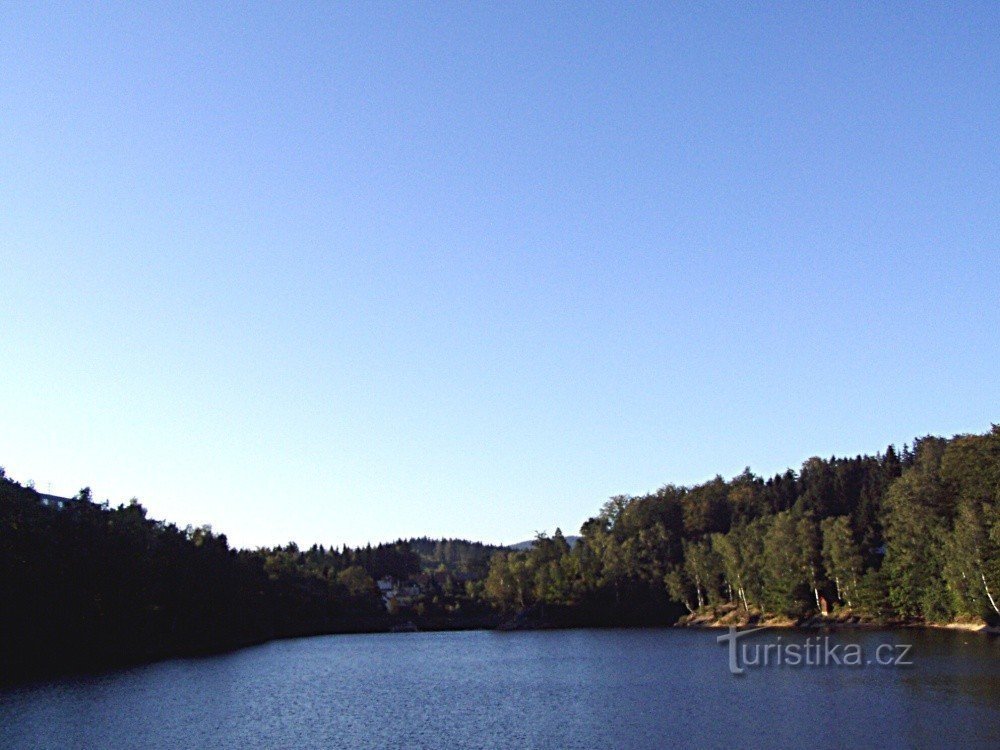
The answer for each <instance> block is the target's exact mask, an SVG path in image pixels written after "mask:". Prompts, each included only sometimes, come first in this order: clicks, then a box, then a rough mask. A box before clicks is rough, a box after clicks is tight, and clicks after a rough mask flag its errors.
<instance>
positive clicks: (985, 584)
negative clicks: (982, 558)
mask: <svg viewBox="0 0 1000 750" xmlns="http://www.w3.org/2000/svg"><path fill="white" fill-rule="evenodd" d="M979 577H980V578H982V579H983V588H984V589H986V596H988V597H989V599H990V606H991V607H993V611H994V612H996V613H997V614H998V615H1000V609H997V603H996V601H995V600H994V599H993V594H991V593H990V586H989V584H988V583H986V574H985V573H984V572H983V571H981V570H980V571H979Z"/></svg>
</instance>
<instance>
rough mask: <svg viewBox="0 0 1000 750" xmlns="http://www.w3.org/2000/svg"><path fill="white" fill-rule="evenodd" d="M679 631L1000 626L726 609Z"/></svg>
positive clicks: (682, 624)
mask: <svg viewBox="0 0 1000 750" xmlns="http://www.w3.org/2000/svg"><path fill="white" fill-rule="evenodd" d="M674 627H676V628H696V629H698V628H703V629H719V628H730V627H737V628H750V627H760V628H778V629H788V630H897V629H900V630H902V629H914V628H916V629H928V630H952V631H956V630H957V631H961V632H966V633H984V634H986V635H1000V626H998V625H989V624H987V623H986V622H984V621H982V620H979V621H972V622H968V621H953V622H925V621H920V620H877V619H873V618H870V617H865V616H862V615H858V614H855V613H853V612H849V611H848V612H841V613H835V614H830V615H811V616H808V617H801V618H798V619H796V618H793V617H787V616H782V615H768V614H766V613H763V612H760V611H751V612H741V611H740V610H739V609H736V608H730V607H728V606H727V607H725V608H722V609H717V610H711V611H707V612H704V611H698V612H692V613H691V614H688V615H685V616H684V617H682V618H680V619H679V620H678V621H677V622H676V623H674Z"/></svg>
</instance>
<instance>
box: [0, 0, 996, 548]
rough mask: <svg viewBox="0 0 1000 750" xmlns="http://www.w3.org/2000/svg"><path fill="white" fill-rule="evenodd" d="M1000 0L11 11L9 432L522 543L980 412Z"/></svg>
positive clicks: (352, 515)
mask: <svg viewBox="0 0 1000 750" xmlns="http://www.w3.org/2000/svg"><path fill="white" fill-rule="evenodd" d="M143 5H147V4H143ZM290 5H295V7H286V6H290ZM998 8H1000V6H997V5H996V4H993V3H981V4H973V3H963V4H941V5H930V4H919V5H916V4H886V5H883V6H881V7H879V8H867V7H865V6H864V5H862V4H852V5H848V4H846V3H844V4H840V3H836V4H834V3H830V4H815V5H813V4H810V6H809V7H808V8H804V7H802V4H799V3H790V4H787V5H784V6H781V5H775V4H761V5H746V4H736V3H719V4H703V3H697V4H690V5H683V4H649V5H629V6H627V7H615V6H614V5H613V4H586V5H583V4H580V5H577V4H554V5H542V4H540V3H534V2H532V3H526V4H523V5H519V4H509V3H503V4H495V5H494V4H479V3H477V4H466V3H458V4H451V3H424V4H410V3H407V4H367V3H364V4H360V3H346V4H336V5H335V4H325V3H318V4H314V5H306V4H259V5H258V4H255V5H250V6H246V7H237V6H236V5H235V4H220V5H218V6H212V7H208V5H207V4H205V3H194V4H190V5H181V4H176V5H175V4H170V5H167V4H164V5H163V7H160V8H158V9H151V8H148V7H143V8H139V7H130V6H117V5H112V4H101V5H98V6H90V5H80V6H73V5H70V4H61V5H60V6H59V8H58V9H56V8H53V7H49V8H44V9H43V8H41V7H38V4H13V3H5V4H4V5H3V7H2V8H0V343H2V345H3V349H4V353H5V366H4V368H3V374H2V376H0V464H2V465H4V466H5V467H6V468H7V471H8V473H10V474H11V475H13V476H14V477H16V478H18V479H20V480H22V481H26V480H28V479H34V480H35V482H36V483H37V485H38V487H39V489H42V490H45V489H48V488H50V487H51V490H52V491H53V492H56V493H60V494H69V493H72V492H75V491H76V489H78V488H79V487H81V486H82V485H85V484H89V485H91V486H92V487H93V488H94V491H95V494H96V495H98V496H99V497H101V498H104V497H107V498H109V499H110V500H111V501H112V502H113V503H117V502H120V501H123V500H126V499H127V498H129V497H131V496H133V495H135V496H138V497H139V498H140V499H141V500H142V501H143V502H144V504H146V505H147V506H148V507H149V508H150V510H151V514H152V515H154V516H156V517H166V518H168V519H170V520H174V521H176V522H178V523H180V524H182V525H183V524H186V523H195V524H199V523H211V524H213V525H214V526H215V528H216V529H218V530H221V531H225V532H226V533H228V535H229V537H230V539H231V540H232V541H233V542H235V543H237V544H240V545H258V544H273V543H283V542H285V541H288V540H295V541H297V542H299V543H300V544H310V543H312V542H314V541H315V542H324V543H327V544H341V543H344V542H347V543H352V544H354V543H363V542H366V541H369V540H370V541H380V540H389V539H393V538H396V537H399V536H412V535H423V534H427V535H431V536H462V537H470V538H478V539H483V540H487V541H505V542H513V541H517V540H520V539H524V538H527V537H530V536H531V535H532V533H533V532H534V531H536V530H543V529H545V530H549V531H551V530H552V529H554V528H555V527H556V526H557V525H558V526H562V527H563V529H564V530H565V531H567V533H568V532H570V531H571V530H572V531H575V530H576V529H577V528H578V527H579V524H580V523H581V522H582V521H583V520H585V519H586V518H587V517H588V516H589V515H591V514H593V513H594V512H595V511H596V509H597V508H598V506H599V505H600V503H601V502H602V501H603V500H604V499H606V497H608V496H609V495H612V494H617V493H626V492H628V493H641V492H645V491H648V490H652V489H655V488H656V487H658V486H660V485H662V484H664V483H667V482H676V483H685V484H687V483H693V482H698V481H703V480H705V479H708V478H710V477H712V476H713V475H715V474H716V473H721V474H723V475H724V476H731V475H734V474H736V473H738V472H740V471H741V470H742V469H743V467H744V466H746V465H750V466H751V467H752V468H754V469H755V470H756V471H758V472H760V473H765V474H770V473H773V472H775V471H778V470H782V469H784V468H785V467H787V466H792V467H797V466H799V465H800V464H801V462H802V461H803V460H804V459H806V458H807V457H809V456H811V455H823V456H828V455H831V454H856V453H859V452H875V451H877V450H880V449H883V448H884V447H885V445H886V444H888V443H889V442H895V443H897V444H899V443H902V442H903V441H906V440H910V439H912V438H913V437H914V436H916V435H922V434H927V433H935V434H953V433H956V432H974V431H983V430H986V429H988V428H989V425H990V423H991V422H995V421H1000V412H998V411H997V407H998V404H1000V378H998V375H1000V372H998V369H1000V344H998V340H1000V339H998V336H997V331H998V329H1000V305H998V304H997V299H998V297H1000V189H998V185H1000V157H998V145H1000V139H998V133H1000V104H998V102H1000V97H998V96H997V92H998V91H1000V31H998V30H1000V9H998Z"/></svg>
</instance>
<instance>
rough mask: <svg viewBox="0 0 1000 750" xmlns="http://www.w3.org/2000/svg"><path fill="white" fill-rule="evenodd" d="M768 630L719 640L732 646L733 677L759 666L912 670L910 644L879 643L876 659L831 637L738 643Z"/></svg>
mask: <svg viewBox="0 0 1000 750" xmlns="http://www.w3.org/2000/svg"><path fill="white" fill-rule="evenodd" d="M767 629H768V628H752V629H750V630H739V629H737V628H734V627H730V628H729V632H728V633H726V634H725V635H720V636H719V637H718V638H716V641H717V642H718V643H726V644H728V646H729V671H730V673H732V674H734V675H739V674H744V673H745V672H746V670H747V668H758V667H855V668H856V667H864V666H868V665H874V666H878V667H910V666H913V662H912V661H911V660H910V658H909V657H910V651H911V649H912V648H913V645H912V644H909V643H880V644H879V645H878V646H877V647H876V649H875V655H874V656H868V657H866V656H865V652H864V648H863V647H862V645H861V644H860V643H835V642H833V641H831V640H830V636H828V635H825V636H822V637H821V636H810V637H809V638H806V640H805V641H804V642H803V641H788V642H786V641H784V640H783V636H780V635H779V636H778V637H777V638H775V639H774V640H773V641H771V642H769V643H759V642H758V643H737V641H739V640H740V639H743V638H746V637H747V636H749V635H753V634H754V633H759V632H761V631H762V630H767Z"/></svg>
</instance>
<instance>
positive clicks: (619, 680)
mask: <svg viewBox="0 0 1000 750" xmlns="http://www.w3.org/2000/svg"><path fill="white" fill-rule="evenodd" d="M716 635H717V633H716V632H710V631H685V630H573V631H549V632H519V633H493V632H466V633H405V634H391V635H390V634H385V635H351V636H328V637H319V638H305V639H300V640H293V641H281V642H276V643H270V644H267V645H264V646H259V647H255V648H250V649H246V650H243V651H239V652H236V653H232V654H227V655H224V656H218V657H211V658H204V659H189V660H175V661H170V662H164V663H160V664H153V665H149V666H145V667H139V668H135V669H130V670H126V671H121V672H116V673H113V674H106V675H101V676H97V677H90V678H85V679H81V678H74V679H64V680H58V681H53V682H48V683H44V684H36V685H31V686H28V687H23V688H18V689H14V690H8V691H6V692H3V693H0V747H4V748H48V747H52V748H87V749H88V750H89V749H91V748H116V749H117V748H164V750H178V749H179V748H240V749H241V750H242V749H244V748H296V750H300V749H303V748H369V747H370V748H396V747H398V748H433V749H434V750H440V749H442V748H489V749H490V750H493V749H494V748H518V749H519V750H523V749H524V748H597V747H613V748H622V749H624V748H657V749H659V748H666V747H671V746H676V747H700V748H711V747H722V746H726V747H736V746H738V747H767V748H775V747H796V746H809V747H816V748H842V747H873V748H875V747H877V748H895V747H927V748H938V747H956V748H977V747H982V748H998V747H1000V639H997V638H991V637H988V636H983V635H978V634H969V633H953V632H923V631H894V632H865V633H849V632H839V633H835V634H832V635H831V639H832V642H834V643H840V644H848V643H858V644H859V645H860V646H861V647H863V648H864V649H865V656H866V658H867V657H868V656H872V655H874V653H875V648H876V647H877V646H878V644H880V643H901V642H908V643H912V644H913V651H912V660H913V662H914V665H913V666H911V667H907V668H887V667H876V666H867V667H861V668H851V667H833V666H827V667H822V668H816V667H787V666H785V667H781V668H776V667H768V668H758V669H748V670H747V673H746V674H745V675H743V676H741V677H733V676H731V675H730V674H729V671H728V666H727V662H728V658H727V652H726V648H725V647H724V646H722V645H719V644H718V643H716V640H715V639H716ZM778 635H781V636H782V639H783V642H784V643H788V642H790V641H796V640H797V641H804V640H805V638H806V637H807V636H809V635H812V636H813V637H814V638H815V637H816V636H815V633H812V634H810V633H790V632H784V633H779V632H775V631H771V632H769V633H761V634H758V635H755V636H753V637H751V638H750V639H748V640H747V641H745V642H749V643H767V642H773V641H774V639H775V638H776V637H777V636H778Z"/></svg>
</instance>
